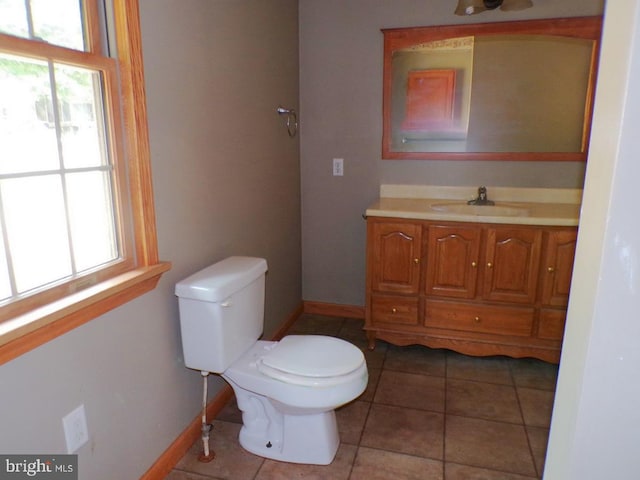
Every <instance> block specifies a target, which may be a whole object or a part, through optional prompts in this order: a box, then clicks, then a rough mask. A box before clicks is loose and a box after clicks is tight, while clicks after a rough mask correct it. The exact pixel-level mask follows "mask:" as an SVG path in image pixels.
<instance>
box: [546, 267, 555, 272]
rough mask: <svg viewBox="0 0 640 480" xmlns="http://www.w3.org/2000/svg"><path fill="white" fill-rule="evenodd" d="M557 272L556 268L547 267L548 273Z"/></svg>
mask: <svg viewBox="0 0 640 480" xmlns="http://www.w3.org/2000/svg"><path fill="white" fill-rule="evenodd" d="M555 271H556V269H555V268H553V267H547V272H549V273H553V272H555Z"/></svg>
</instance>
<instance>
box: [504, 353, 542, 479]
mask: <svg viewBox="0 0 640 480" xmlns="http://www.w3.org/2000/svg"><path fill="white" fill-rule="evenodd" d="M509 375H510V376H511V381H512V382H513V388H514V390H515V392H516V401H517V402H518V409H519V410H520V417H521V418H522V428H523V429H524V435H525V438H526V439H527V447H528V448H529V455H530V457H531V463H533V470H534V471H535V472H536V478H541V476H542V475H541V473H540V472H539V471H538V465H537V463H536V457H535V455H534V453H533V447H532V446H531V439H530V438H529V431H528V430H527V422H526V420H525V418H524V410H523V409H522V402H521V401H520V393H519V392H518V384H517V382H516V377H515V375H514V374H513V364H512V363H510V364H509Z"/></svg>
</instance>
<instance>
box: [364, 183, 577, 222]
mask: <svg viewBox="0 0 640 480" xmlns="http://www.w3.org/2000/svg"><path fill="white" fill-rule="evenodd" d="M487 193H488V198H489V200H493V201H495V202H496V205H505V206H509V207H516V208H522V209H523V210H525V211H526V214H525V215H516V216H513V215H509V216H507V215H504V216H503V215H490V214H488V215H482V214H467V213H456V212H444V211H437V210H434V209H432V206H433V205H435V204H443V203H447V204H450V203H454V202H456V203H457V202H459V203H460V204H466V202H467V200H471V199H473V198H475V197H476V196H477V187H439V186H428V185H382V186H381V187H380V199H379V200H378V201H377V202H375V203H373V204H372V205H371V206H369V208H367V210H366V212H365V213H366V215H367V216H372V217H395V218H406V219H416V220H442V221H454V222H478V223H502V224H512V225H556V226H576V225H578V220H579V217H580V202H581V198H582V190H579V189H550V188H511V187H489V186H488V187H487ZM481 208H482V207H479V209H481Z"/></svg>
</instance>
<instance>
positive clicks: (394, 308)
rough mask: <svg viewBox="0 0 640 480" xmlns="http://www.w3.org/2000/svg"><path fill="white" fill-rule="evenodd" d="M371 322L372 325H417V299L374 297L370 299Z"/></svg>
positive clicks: (386, 296)
mask: <svg viewBox="0 0 640 480" xmlns="http://www.w3.org/2000/svg"><path fill="white" fill-rule="evenodd" d="M371 320H372V321H373V323H374V324H376V323H392V324H401V325H418V299H417V298H405V297H394V296H388V295H374V296H373V297H372V298H371Z"/></svg>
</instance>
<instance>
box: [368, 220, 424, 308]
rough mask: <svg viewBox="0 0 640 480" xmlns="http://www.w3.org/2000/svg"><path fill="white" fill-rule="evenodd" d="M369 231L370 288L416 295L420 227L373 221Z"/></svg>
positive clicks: (369, 225)
mask: <svg viewBox="0 0 640 480" xmlns="http://www.w3.org/2000/svg"><path fill="white" fill-rule="evenodd" d="M368 230H369V231H368V235H369V239H370V251H369V253H368V263H369V266H370V268H371V289H372V290H373V291H374V292H383V293H399V294H406V295H417V294H418V293H419V291H420V263H421V262H420V259H421V250H422V225H420V224H415V223H405V222H386V221H383V222H377V221H373V220H372V221H370V222H369V224H368Z"/></svg>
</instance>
